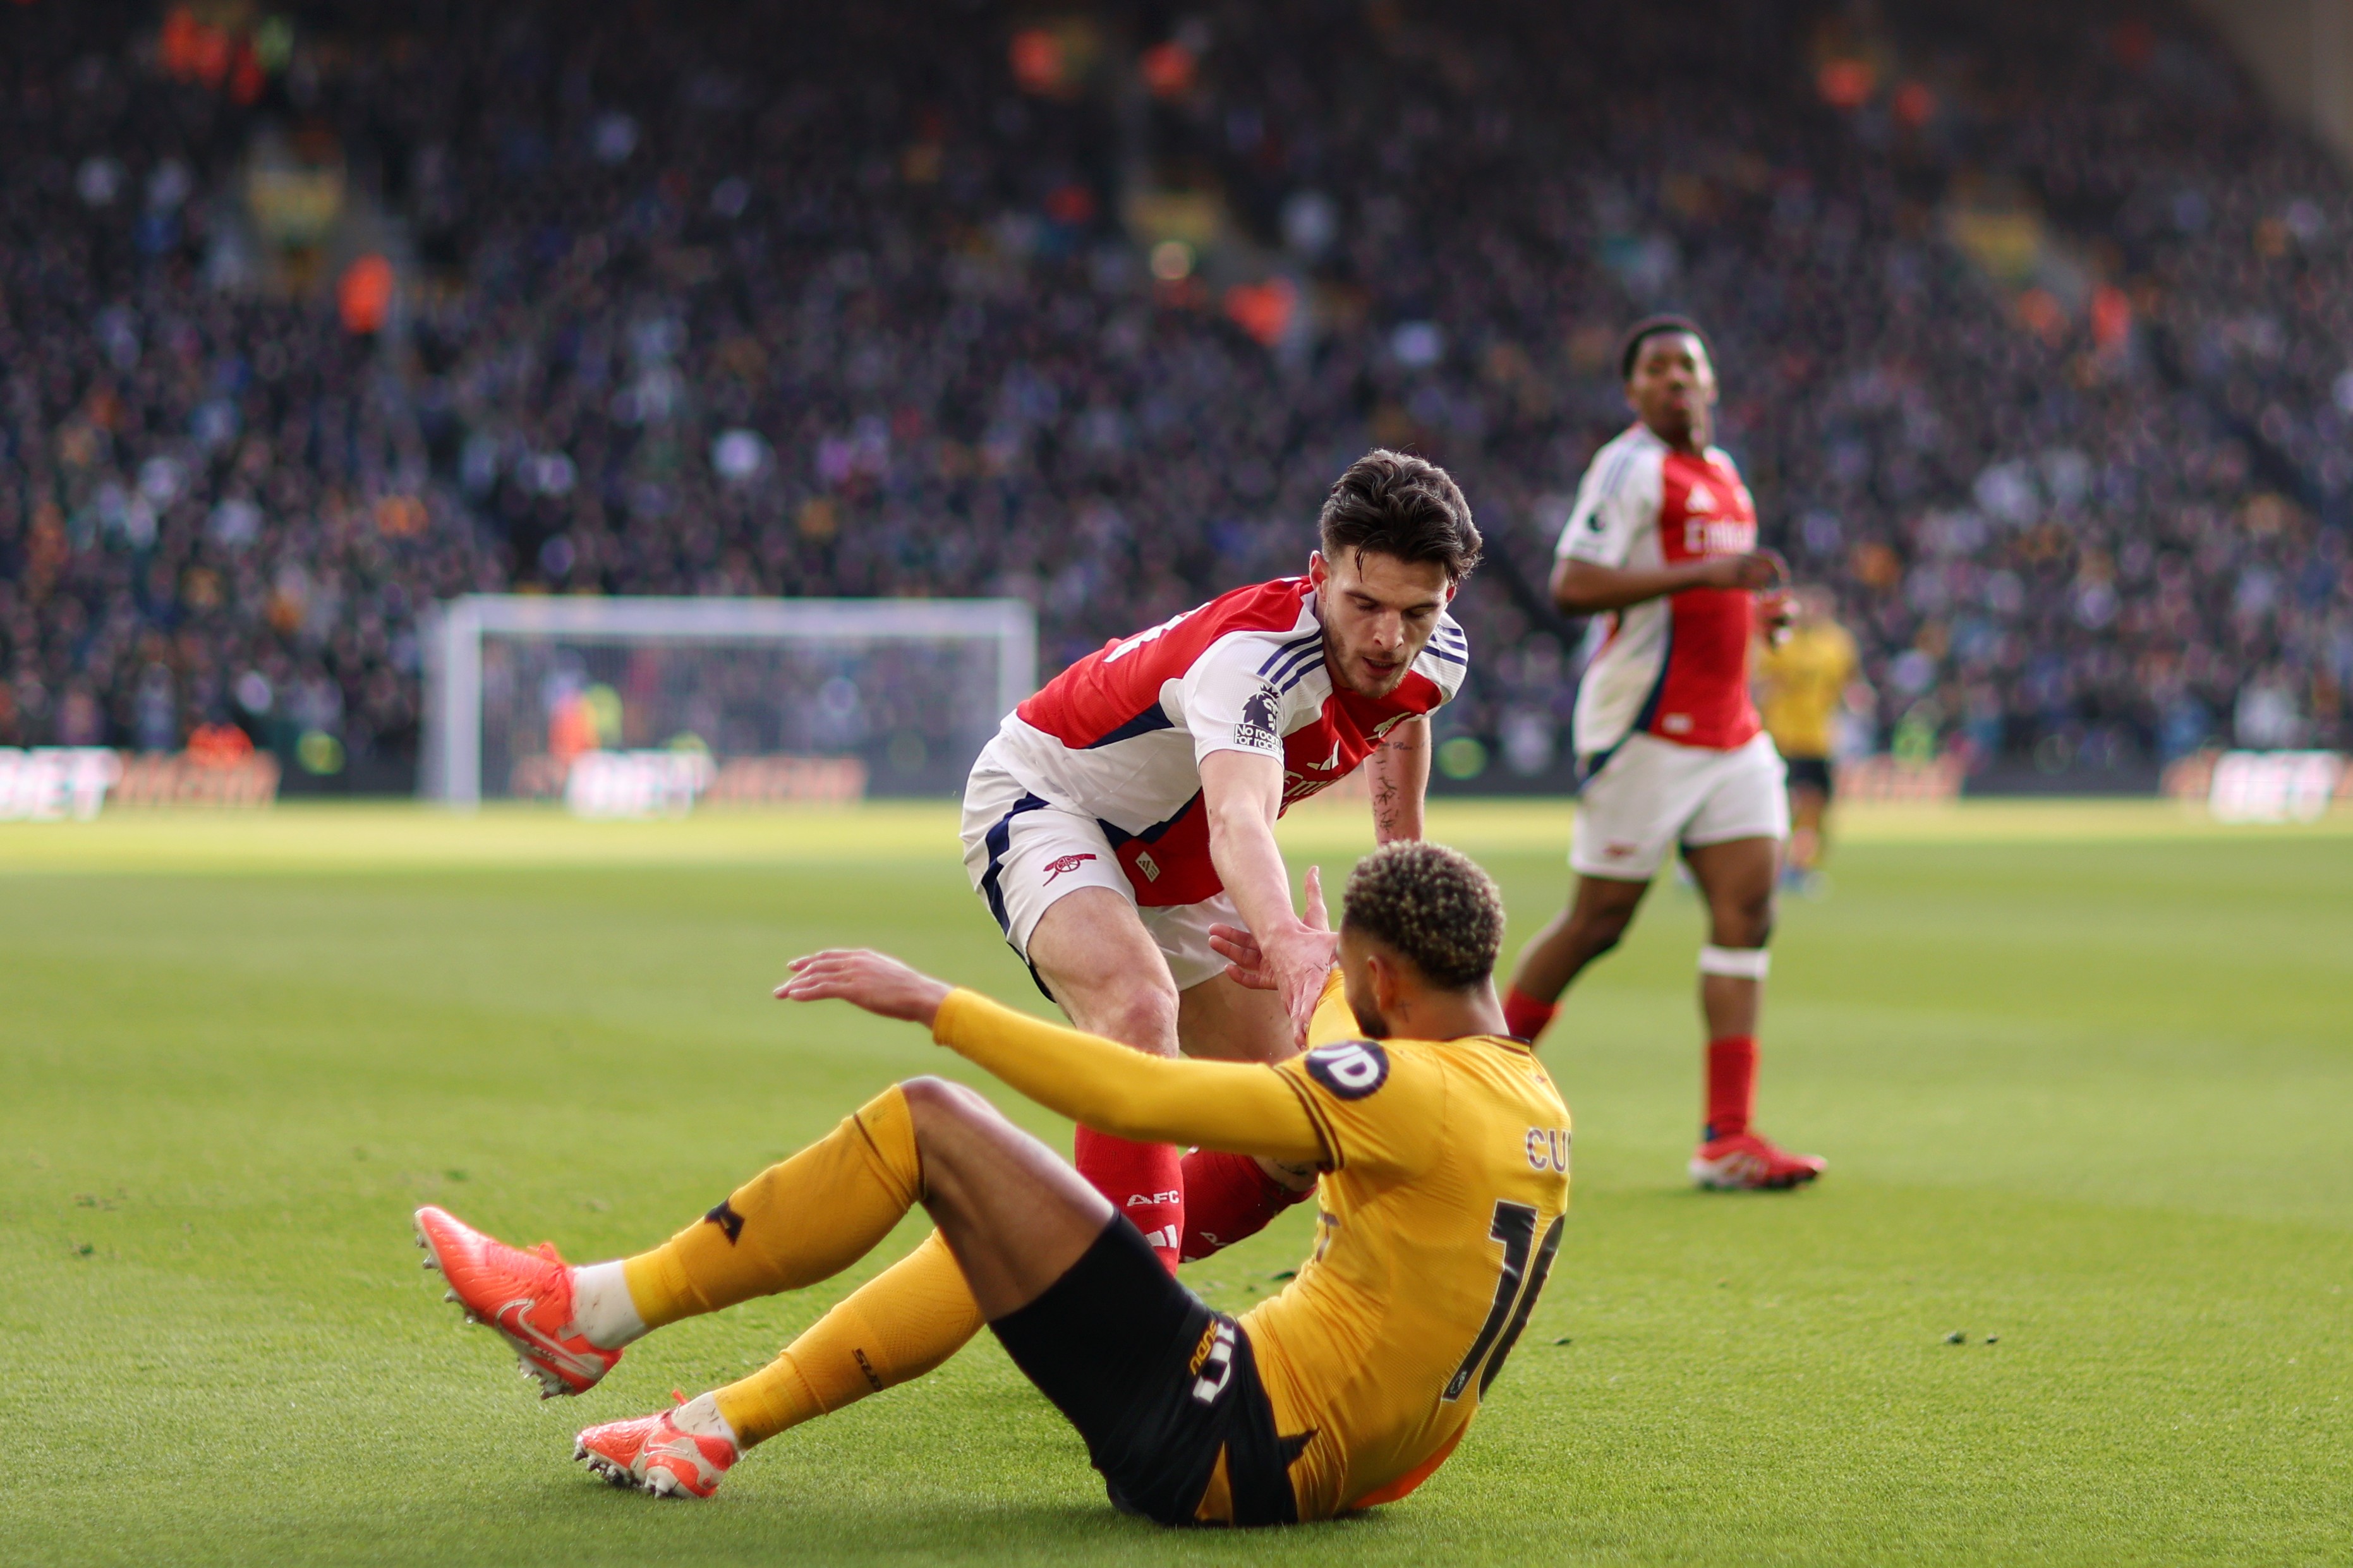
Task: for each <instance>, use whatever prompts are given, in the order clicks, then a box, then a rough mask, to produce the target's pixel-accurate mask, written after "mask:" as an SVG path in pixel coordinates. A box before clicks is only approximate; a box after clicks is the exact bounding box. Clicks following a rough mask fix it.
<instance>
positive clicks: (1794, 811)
mask: <svg viewBox="0 0 2353 1568" xmlns="http://www.w3.org/2000/svg"><path fill="white" fill-rule="evenodd" d="M1794 597H1795V601H1796V603H1795V611H1796V613H1795V615H1794V616H1793V617H1792V619H1791V621H1790V624H1789V629H1788V635H1787V636H1786V637H1783V638H1782V639H1781V640H1780V641H1779V642H1778V643H1770V644H1767V645H1766V646H1765V647H1761V648H1760V649H1758V650H1757V655H1756V657H1755V658H1754V659H1753V660H1752V662H1751V664H1750V668H1751V670H1752V671H1753V672H1754V675H1755V679H1756V684H1757V711H1758V713H1759V715H1760V716H1762V718H1763V719H1764V721H1765V729H1766V732H1767V733H1768V734H1770V735H1771V736H1772V737H1773V744H1774V746H1775V748H1776V749H1778V751H1779V752H1780V753H1781V760H1782V761H1783V762H1784V763H1787V764H1788V770H1789V773H1788V784H1789V859H1788V876H1789V878H1790V879H1792V880H1793V881H1796V882H1798V883H1799V884H1803V883H1805V882H1807V881H1809V880H1810V879H1811V878H1812V877H1813V875H1814V873H1815V870H1816V868H1818V867H1819V865H1820V861H1821V853H1822V833H1823V824H1824V818H1825V816H1827V814H1828V812H1829V809H1830V802H1831V793H1832V784H1833V769H1832V767H1831V753H1832V752H1834V751H1836V749H1837V746H1838V715H1839V709H1840V706H1841V704H1842V703H1843V702H1844V700H1845V698H1846V690H1847V687H1848V685H1849V683H1851V682H1852V680H1853V679H1854V673H1855V666H1856V658H1855V647H1854V638H1853V637H1851V636H1849V635H1848V633H1847V629H1846V628H1845V627H1844V626H1840V625H1839V624H1838V621H1837V619H1836V617H1835V609H1836V605H1834V603H1833V602H1832V600H1831V594H1830V590H1828V589H1827V588H1820V587H1805V588H1800V589H1799V590H1798V591H1797V593H1796V595H1794Z"/></svg>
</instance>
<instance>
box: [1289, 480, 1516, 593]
mask: <svg viewBox="0 0 2353 1568" xmlns="http://www.w3.org/2000/svg"><path fill="white" fill-rule="evenodd" d="M1315 526H1316V531H1317V533H1318V534H1319V535H1320V536H1321V540H1322V543H1323V547H1324V556H1325V558H1326V559H1329V558H1331V557H1334V556H1336V555H1338V554H1339V553H1340V552H1343V551H1359V552H1361V551H1366V550H1369V551H1371V552H1373V553H1374V554H1376V555H1394V556H1396V557H1397V558H1398V560H1400V561H1410V562H1421V561H1436V562H1438V563H1440V564H1442V565H1444V566H1445V568H1446V576H1447V580H1448V581H1449V582H1453V583H1460V582H1461V581H1462V579H1463V578H1464V577H1466V576H1468V575H1470V573H1471V568H1472V567H1473V566H1476V565H1478V564H1479V551H1480V548H1481V545H1480V539H1479V528H1478V525H1477V524H1476V523H1474V522H1472V521H1471V503H1470V502H1469V501H1466V500H1463V499H1462V491H1461V487H1459V486H1457V485H1456V484H1455V482H1454V479H1453V476H1451V475H1450V474H1449V473H1447V471H1446V470H1445V469H1444V468H1440V467H1439V466H1438V465H1437V464H1436V463H1432V462H1429V461H1427V460H1425V459H1423V458H1416V457H1413V456H1411V455H1409V454H1408V453H1405V452H1392V451H1390V450H1389V449H1388V448H1387V447H1376V448H1375V449H1374V450H1372V451H1369V452H1367V453H1366V454H1365V455H1364V456H1363V457H1361V458H1357V459H1356V461H1355V462H1353V463H1351V464H1349V465H1348V471H1347V472H1346V473H1345V474H1342V475H1341V476H1340V478H1339V479H1337V480H1336V481H1335V483H1334V484H1333V486H1332V493H1331V494H1329V495H1327V496H1325V497H1324V510H1323V512H1322V514H1321V515H1320V516H1319V517H1317V519H1316V520H1315Z"/></svg>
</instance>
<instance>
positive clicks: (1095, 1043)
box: [776, 949, 1329, 1163]
mask: <svg viewBox="0 0 2353 1568" xmlns="http://www.w3.org/2000/svg"><path fill="white" fill-rule="evenodd" d="M792 967H793V977H792V978H791V979H790V980H787V981H786V982H785V984H782V985H780V986H778V987H777V988H776V994H777V995H778V996H779V997H782V998H785V999H786V1000H788V1001H795V1002H817V1001H823V1000H826V999H828V998H833V997H838V998H839V999H841V1000H843V1001H846V1002H851V1003H855V1004H856V1005H859V1006H860V1007H863V1008H865V1009H866V1010H867V1011H868V1012H870V1013H877V1014H880V1015H881V1016H884V1017H886V1018H901V1019H904V1020H906V1021H907V1022H909V1023H919V1024H923V1025H926V1026H929V1027H930V1028H931V1031H932V1037H933V1038H934V1039H935V1040H937V1041H938V1042H939V1043H940V1044H941V1045H944V1046H947V1047H952V1048H954V1049H955V1051H956V1052H958V1053H959V1054H960V1055H962V1056H964V1057H965V1058H969V1059H970V1060H972V1061H974V1062H976V1063H977V1064H978V1065H980V1066H981V1067H984V1068H987V1069H988V1070H989V1071H990V1072H991V1073H994V1074H995V1075H996V1076H997V1078H999V1079H1003V1080H1004V1081H1005V1082H1006V1083H1007V1084H1008V1085H1009V1086H1010V1087H1012V1088H1014V1089H1018V1090H1019V1091H1020V1092H1021V1093H1023V1094H1025V1095H1027V1096H1028V1097H1029V1099H1031V1100H1036V1101H1037V1102H1038V1103H1039V1104H1040V1105H1042V1106H1044V1107H1046V1108H1047V1109H1048V1110H1055V1111H1059V1112H1060V1113H1061V1114H1062V1115H1064V1116H1067V1117H1069V1118H1070V1119H1071V1121H1077V1122H1080V1123H1082V1124H1083V1125H1085V1126H1088V1127H1092V1128H1094V1129H1095V1130H1096V1131H1101V1132H1108V1133H1111V1134H1112V1135H1113V1136H1114V1137H1118V1138H1133V1139H1134V1140H1136V1141H1137V1142H1149V1143H1162V1142H1167V1143H1192V1144H1198V1145H1199V1146H1200V1147H1202V1148H1204V1149H1222V1150H1226V1151H1228V1152H1232V1153H1237V1154H1263V1155H1265V1156H1267V1157H1268V1158H1270V1159H1274V1160H1286V1161H1293V1162H1313V1163H1326V1162H1327V1161H1328V1159H1329V1155H1328V1154H1327V1152H1325V1150H1324V1140H1323V1138H1322V1136H1321V1135H1320V1134H1319V1133H1318V1132H1317V1131H1315V1124H1314V1122H1313V1121H1310V1120H1309V1119H1308V1115H1307V1110H1306V1108H1305V1107H1304V1106H1303V1105H1301V1104H1300V1102H1299V1097H1298V1095H1297V1094H1296V1093H1294V1092H1293V1090H1292V1089H1291V1088H1290V1087H1289V1086H1288V1085H1286V1084H1285V1083H1284V1082H1283V1080H1282V1079H1281V1078H1280V1077H1278V1076H1277V1075H1276V1074H1275V1073H1274V1071H1273V1070H1272V1069H1271V1068H1265V1067H1261V1066H1258V1065H1256V1064H1254V1063H1244V1062H1211V1061H1192V1060H1187V1059H1181V1058H1166V1057H1147V1056H1145V1055H1144V1054H1143V1053H1142V1052H1140V1051H1134V1050H1130V1049H1129V1048H1128V1047H1124V1046H1120V1045H1115V1044H1113V1042H1111V1041H1109V1040H1104V1039H1098V1038H1096V1037H1094V1036H1092V1035H1082V1034H1081V1033H1079V1032H1078V1031H1077V1030H1076V1029H1067V1028H1064V1027H1062V1026H1060V1025H1058V1024H1049V1023H1046V1022H1044V1021H1043V1020H1042V1019H1038V1018H1033V1017H1031V1016H1029V1015H1028V1014H1026V1013H1017V1012H1015V1011H1014V1010H1013V1009H1011V1008H1009V1007H1005V1006H1001V1005H998V1004H997V1003H995V1002H991V1001H990V1000H988V999H987V997H985V996H982V995H979V994H976V993H974V992H970V991H959V990H954V989H952V988H950V987H949V986H948V985H947V984H946V983H945V982H944V981H939V980H934V979H932V978H931V977H930V976H929V975H925V974H920V973H916V972H915V971H914V970H913V969H910V968H909V967H908V966H907V965H905V964H903V963H900V962H899V961H898V960H896V959H894V958H887V957H885V956H883V955H882V954H881V953H879V952H865V951H862V950H860V951H844V950H840V949H834V950H829V951H828V952H820V953H817V954H814V955H813V956H811V957H807V958H797V959H795V960H794V961H793V965H792Z"/></svg>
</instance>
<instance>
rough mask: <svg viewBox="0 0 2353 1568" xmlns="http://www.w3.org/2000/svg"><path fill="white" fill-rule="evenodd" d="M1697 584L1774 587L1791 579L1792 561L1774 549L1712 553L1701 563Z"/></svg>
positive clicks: (1754, 588) (1749, 587) (1706, 586)
mask: <svg viewBox="0 0 2353 1568" xmlns="http://www.w3.org/2000/svg"><path fill="white" fill-rule="evenodd" d="M1697 577H1698V582H1697V583H1696V584H1694V585H1695V586H1698V587H1702V588H1746V589H1748V590H1749V591H1750V592H1752V593H1753V592H1755V591H1757V589H1760V588H1772V587H1777V586H1778V585H1779V584H1783V583H1786V582H1788V580H1789V567H1788V563H1787V562H1785V561H1783V560H1782V559H1781V557H1780V555H1779V554H1778V552H1774V551H1770V550H1752V551H1750V552H1747V553H1746V554H1745V555H1711V556H1709V557H1708V558H1707V559H1706V560H1705V561H1704V562H1702V563H1700V569H1699V572H1698V574H1697Z"/></svg>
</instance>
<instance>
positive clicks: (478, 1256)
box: [417, 1204, 621, 1399]
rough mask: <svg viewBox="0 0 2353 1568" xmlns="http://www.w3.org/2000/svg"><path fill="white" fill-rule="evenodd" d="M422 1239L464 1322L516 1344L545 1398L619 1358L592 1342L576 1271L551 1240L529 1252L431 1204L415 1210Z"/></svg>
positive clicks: (590, 1382) (586, 1383)
mask: <svg viewBox="0 0 2353 1568" xmlns="http://www.w3.org/2000/svg"><path fill="white" fill-rule="evenodd" d="M417 1246H419V1247H423V1248H424V1249H425V1267H426V1268H438V1269H439V1270H440V1271H441V1272H442V1273H443V1274H444V1275H445V1276H447V1277H448V1280H449V1294H448V1300H452V1301H455V1302H457V1303H458V1304H459V1306H461V1307H463V1308H465V1309H466V1321H468V1322H470V1323H476V1322H480V1323H488V1324H490V1325H491V1327H492V1328H494V1329H496V1330H498V1331H499V1332H500V1333H501V1334H503V1335H505V1336H506V1341H507V1342H508V1343H509V1344H511V1345H512V1346H514V1349H515V1354H516V1355H517V1357H519V1358H520V1359H521V1360H522V1370H523V1373H524V1375H526V1376H529V1377H534V1378H537V1379H538V1380H539V1385H540V1395H539V1396H540V1397H541V1398H542V1399H553V1398H554V1397H555V1396H556V1395H557V1394H583V1393H586V1391H587V1390H589V1389H591V1388H594V1387H595V1386H596V1382H597V1380H598V1379H599V1378H601V1377H603V1376H604V1375H605V1374H606V1373H608V1372H610V1371H612V1370H613V1363H615V1362H617V1361H619V1360H620V1359H621V1352H619V1351H617V1350H612V1351H608V1350H606V1349H604V1348H603V1347H601V1346H599V1345H594V1344H591V1343H589V1342H588V1338H587V1336H586V1335H585V1334H583V1333H582V1332H581V1331H580V1325H579V1324H578V1323H576V1322H575V1321H573V1317H572V1270H571V1268H569V1267H567V1266H566V1265H565V1261H564V1259H563V1258H559V1257H557V1256H556V1254H555V1244H554V1242H549V1241H543V1242H541V1243H540V1244H539V1245H538V1246H537V1247H533V1248H532V1249H531V1250H530V1251H528V1252H525V1251H522V1250H521V1249H520V1248H517V1247H509V1246H508V1245H507V1244H506V1243H505V1242H503V1241H500V1240H498V1239H497V1238H495V1237H488V1236H484V1235H483V1234H482V1233H481V1232H480V1231H478V1230H475V1229H473V1228H472V1227H470V1226H467V1225H466V1224H464V1223H463V1222H462V1221H460V1220H459V1219H458V1217H457V1216H456V1215H452V1214H450V1213H449V1212H448V1210H446V1209H438V1208H435V1207H433V1206H432V1205H429V1204H428V1205H426V1206H425V1207H423V1208H421V1209H418V1210H417Z"/></svg>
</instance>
